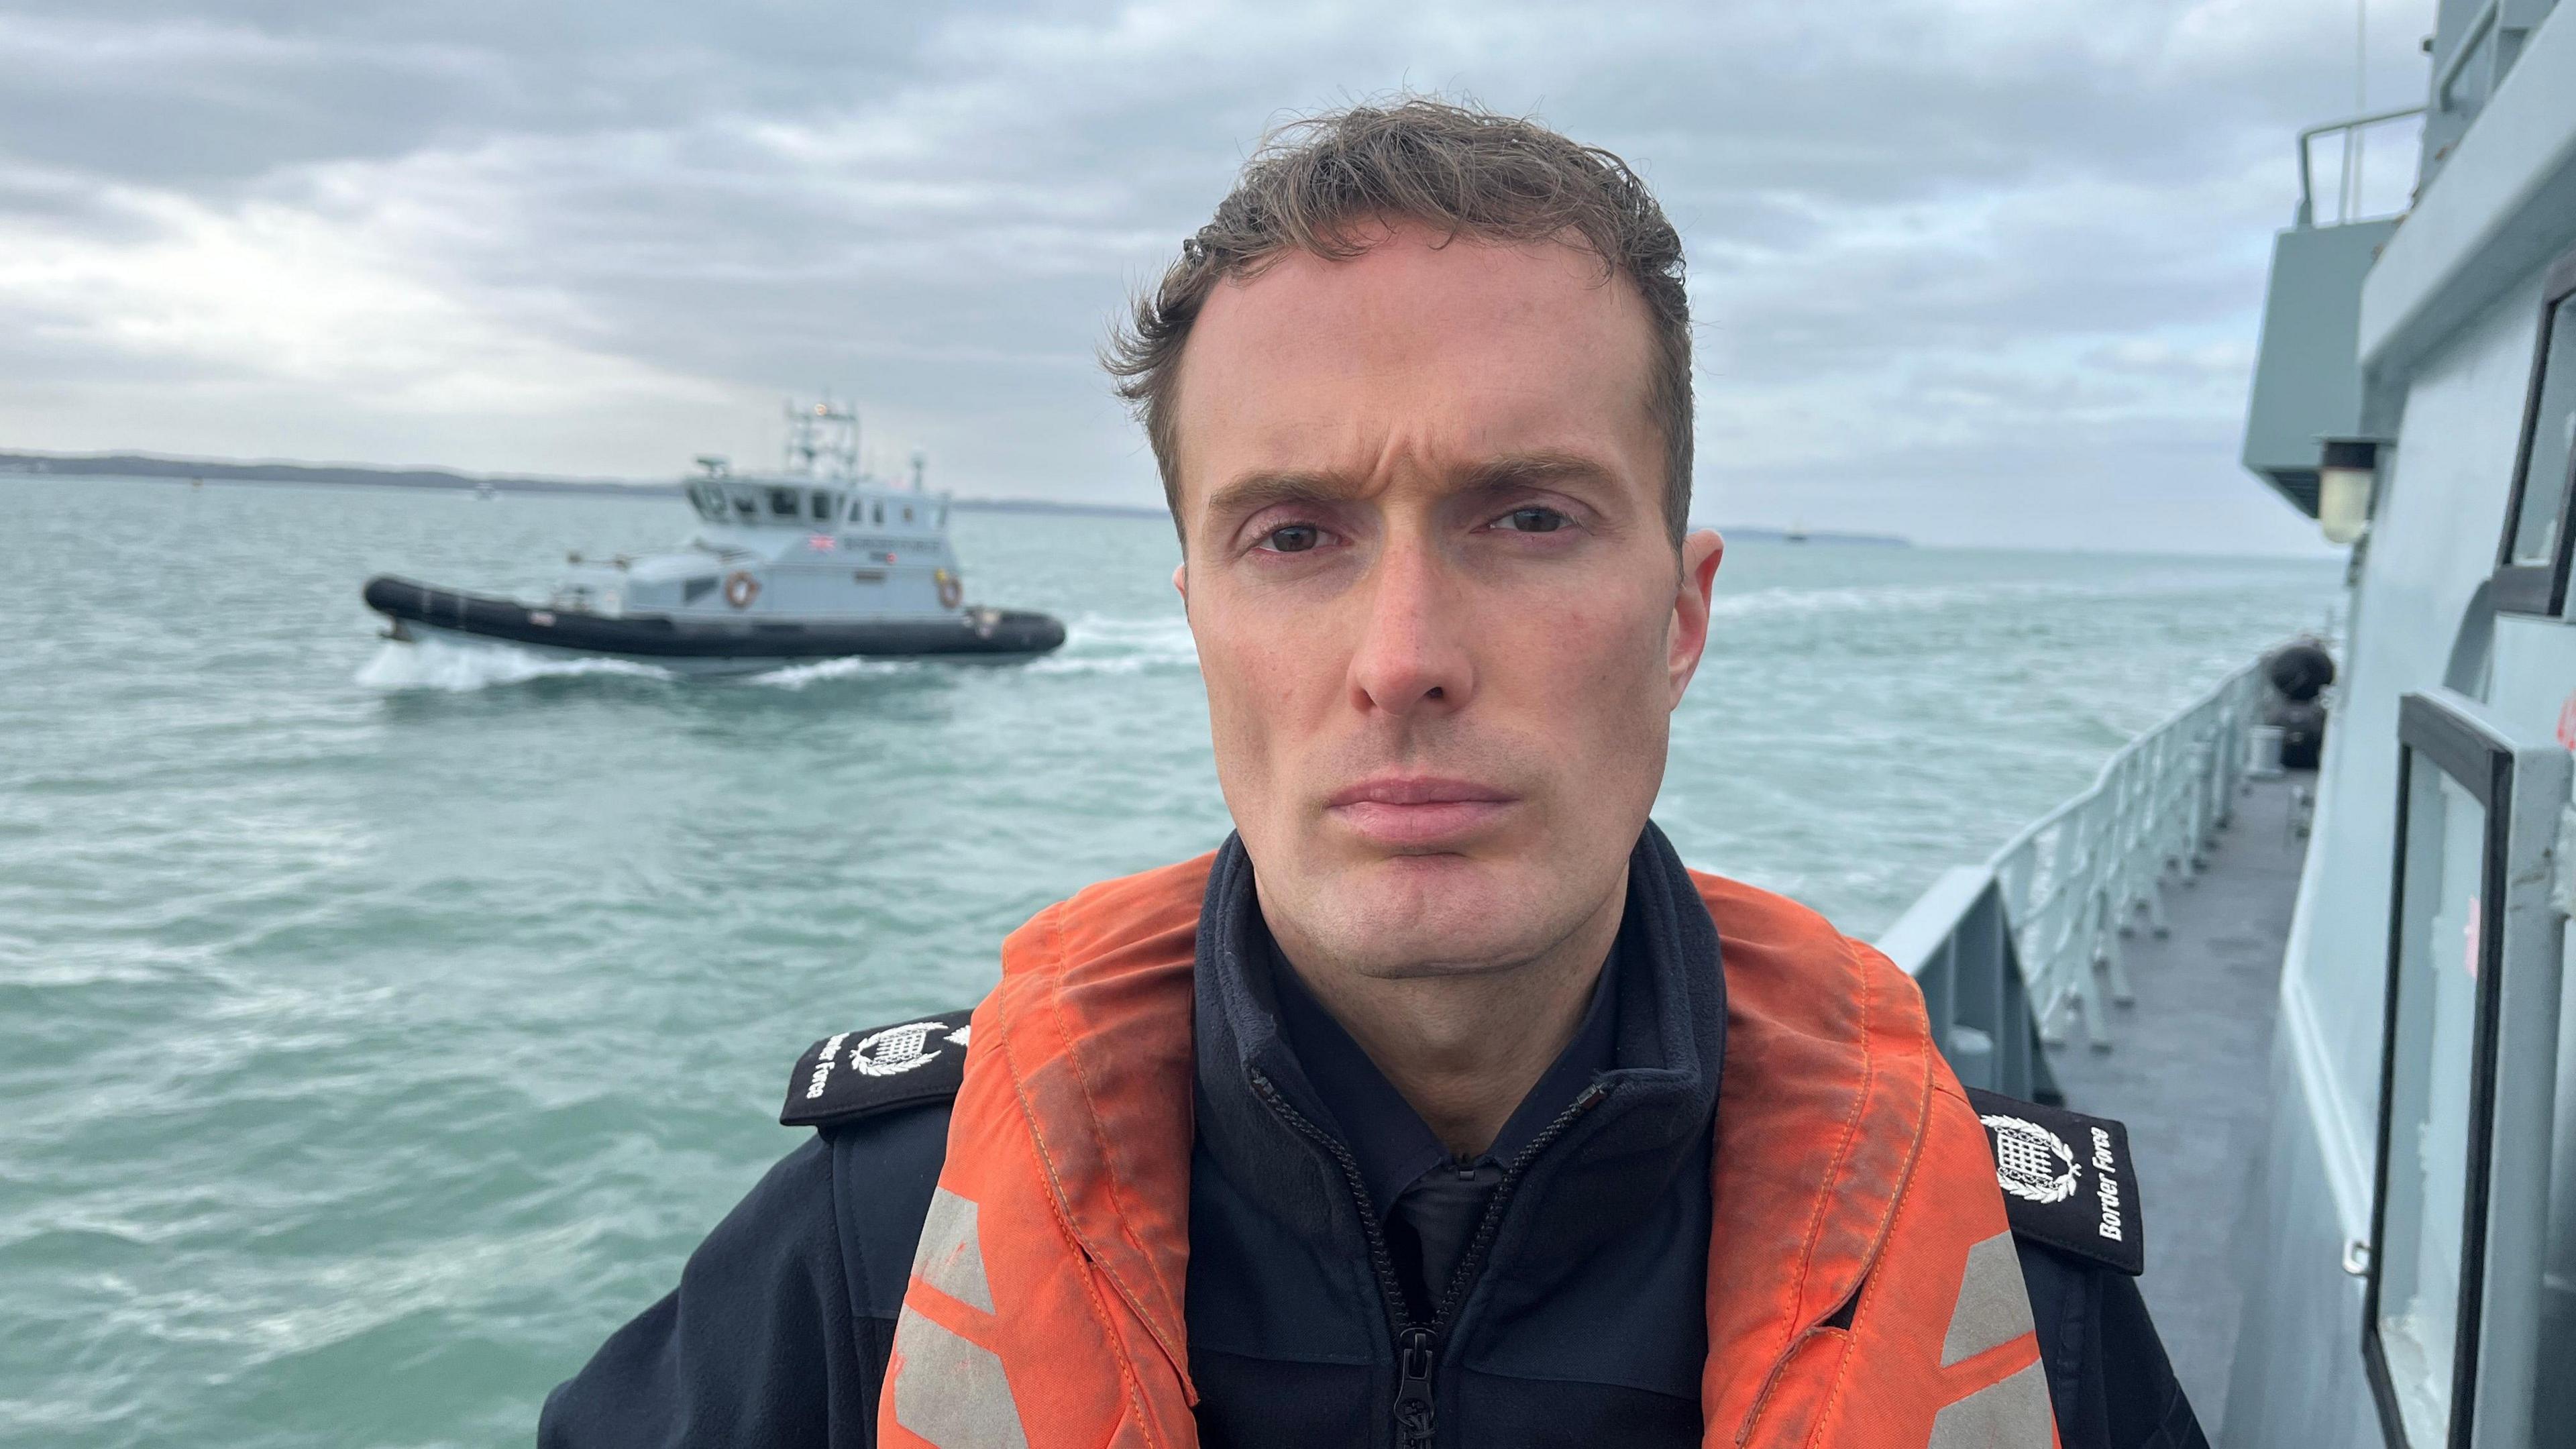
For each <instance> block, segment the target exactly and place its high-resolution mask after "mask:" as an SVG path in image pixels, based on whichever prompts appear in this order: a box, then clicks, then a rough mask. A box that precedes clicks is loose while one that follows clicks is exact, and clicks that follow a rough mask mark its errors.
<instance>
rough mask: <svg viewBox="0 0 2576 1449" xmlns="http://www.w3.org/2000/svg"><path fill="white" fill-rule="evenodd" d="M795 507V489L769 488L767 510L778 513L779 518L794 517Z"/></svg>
mask: <svg viewBox="0 0 2576 1449" xmlns="http://www.w3.org/2000/svg"><path fill="white" fill-rule="evenodd" d="M796 508H797V502H796V490H795V489H793V488H772V489H770V490H769V511H770V512H771V513H774V514H776V515H778V516H779V517H780V518H794V517H795V516H796Z"/></svg>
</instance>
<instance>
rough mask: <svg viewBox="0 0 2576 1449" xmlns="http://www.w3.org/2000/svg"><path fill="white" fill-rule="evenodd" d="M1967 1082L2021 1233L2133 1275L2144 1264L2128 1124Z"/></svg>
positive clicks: (1970, 1100)
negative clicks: (1983, 1088)
mask: <svg viewBox="0 0 2576 1449" xmlns="http://www.w3.org/2000/svg"><path fill="white" fill-rule="evenodd" d="M1967 1090H1968V1105H1970V1106H1972V1107H1974V1108H1976V1110H1977V1116H1978V1117H1979V1118H1980V1119H1982V1120H1983V1121H1984V1123H1985V1126H1986V1145H1987V1146H1988V1147H1989V1148H1991V1149H1993V1151H1994V1154H1995V1181H1996V1183H1997V1184H1998V1185H1999V1186H2001V1187H2002V1188H2003V1192H2004V1211H2005V1215H2006V1216H2007V1217H2009V1218H2010V1219H2011V1220H2012V1229H2013V1232H2015V1233H2016V1234H2018V1235H2020V1236H2022V1237H2025V1238H2029V1239H2031V1240H2032V1241H2034V1242H2041V1243H2046V1244H2048V1245H2049V1246H2050V1247H2052V1248H2058V1249H2062V1250H2064V1251H2066V1252H2069V1253H2073V1254H2075V1255H2076V1256H2077V1257H2079V1258H2085V1259H2089V1260H2091V1261H2092V1262H2096V1263H2100V1264H2102V1265H2104V1266H2106V1267H2111V1268H2117V1269H2119V1270H2120V1271H2121V1272H2123V1273H2126V1274H2128V1275H2129V1276H2130V1277H2133V1278H2134V1277H2136V1276H2137V1275H2138V1274H2140V1273H2143V1272H2145V1271H2146V1266H2147V1240H2146V1233H2145V1227H2144V1224H2143V1223H2142V1222H2141V1220H2140V1218H2139V1216H2138V1174H2137V1171H2136V1169H2135V1167H2134V1166H2133V1165H2132V1162H2131V1159H2130V1157H2129V1129H2128V1128H2126V1127H2123V1126H2121V1125H2120V1124H2119V1123H2117V1122H2114V1121H2112V1120H2110V1119H2109V1118H2107V1117H2087V1116H2085V1115H2084V1114H2083V1113H2081V1112H2069V1111H2067V1110H2066V1109H2065V1108H2063V1107H2043V1106H2041V1105H2039V1104H2038V1103H2036V1102H2024V1101H2021V1100H2020V1099H2018V1098H2014V1097H2006V1096H2002V1095H1999V1094H1997V1093H1994V1092H1983V1091H1979V1090H1978V1089H1976V1088H1974V1087H1970V1088H1968V1089H1967Z"/></svg>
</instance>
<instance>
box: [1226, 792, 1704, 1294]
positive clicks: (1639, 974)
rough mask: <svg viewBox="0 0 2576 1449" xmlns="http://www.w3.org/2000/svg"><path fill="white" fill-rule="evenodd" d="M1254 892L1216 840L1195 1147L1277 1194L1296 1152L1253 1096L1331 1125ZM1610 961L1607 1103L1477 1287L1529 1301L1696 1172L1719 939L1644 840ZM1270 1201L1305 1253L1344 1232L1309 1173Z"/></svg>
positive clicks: (1683, 878) (1653, 845) (1339, 1192)
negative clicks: (1285, 1155)
mask: <svg viewBox="0 0 2576 1449" xmlns="http://www.w3.org/2000/svg"><path fill="white" fill-rule="evenodd" d="M1253 882H1254V875H1253V867H1252V861H1251V857H1250V856H1249V855H1248V854H1246V852H1245V850H1244V848H1243V842H1242V840H1241V838H1240V837H1239V836H1238V837H1231V838H1229V839H1228V840H1227V841H1226V843H1225V845H1224V847H1223V848H1222V849H1220V850H1219V851H1218V852H1217V855H1216V860H1215V862H1214V866H1213V868H1212V869H1211V870H1210V871H1209V873H1208V883H1207V895H1206V898H1205V899H1204V901H1203V902H1202V904H1201V907H1200V912H1199V929H1198V946H1197V963H1196V970H1195V973H1194V974H1195V983H1194V995H1195V1011H1196V1016H1197V1053H1196V1055H1197V1083H1198V1092H1197V1097H1198V1111H1199V1124H1198V1136H1199V1140H1200V1144H1201V1146H1202V1147H1203V1148H1204V1150H1206V1151H1207V1152H1208V1153H1209V1154H1211V1155H1212V1156H1213V1157H1214V1158H1215V1159H1216V1161H1217V1163H1218V1165H1219V1166H1220V1167H1222V1168H1225V1169H1226V1170H1227V1172H1228V1175H1229V1176H1231V1177H1234V1178H1236V1179H1237V1180H1239V1181H1246V1182H1267V1183H1271V1184H1279V1183H1280V1182H1281V1181H1282V1178H1281V1176H1280V1174H1279V1173H1278V1172H1277V1170H1276V1168H1275V1167H1273V1166H1270V1164H1271V1163H1275V1162H1276V1160H1277V1154H1278V1153H1279V1152H1281V1151H1282V1150H1283V1149H1290V1150H1294V1147H1295V1145H1296V1142H1297V1139H1296V1135H1295V1134H1294V1133H1293V1132H1292V1131H1290V1130H1289V1129H1288V1128H1287V1127H1286V1125H1285V1124H1284V1123H1283V1121H1282V1120H1281V1118H1280V1116H1279V1113H1278V1112H1277V1110H1276V1109H1274V1108H1273V1107H1272V1106H1271V1105H1270V1104H1269V1103H1267V1102H1265V1101H1263V1100H1262V1099H1261V1093H1260V1091H1259V1088H1258V1086H1257V1085H1256V1084H1257V1083H1261V1082H1267V1083H1269V1084H1270V1085H1271V1086H1272V1087H1273V1088H1274V1089H1275V1090H1276V1092H1277V1093H1278V1095H1279V1096H1280V1097H1281V1098H1283V1099H1284V1100H1285V1101H1286V1102H1287V1104H1288V1105H1290V1106H1291V1107H1293V1108H1295V1109H1296V1110H1297V1111H1299V1112H1300V1113H1302V1114H1304V1115H1305V1116H1306V1117H1308V1118H1309V1119H1310V1120H1312V1121H1314V1122H1317V1123H1328V1122H1330V1121H1331V1116H1330V1114H1329V1113H1328V1112H1327V1111H1325V1110H1324V1106H1323V1099H1322V1097H1321V1095H1320V1094H1319V1093H1318V1092H1317V1091H1316V1090H1315V1087H1314V1084H1313V1082H1312V1081H1311V1080H1310V1079H1309V1077H1308V1076H1307V1074H1306V1071H1305V1067H1304V1064H1302V1063H1300V1062H1299V1061H1298V1060H1297V1058H1296V1056H1295V1054H1294V1053H1293V1052H1292V1051H1291V1050H1290V1049H1289V1046H1288V1042H1287V1040H1286V1039H1285V1037H1284V1036H1283V1034H1282V1033H1281V1031H1280V1028H1279V1011H1278V1003H1277V1000H1276V998H1275V995H1274V992H1273V987H1272V982H1271V974H1270V971H1269V969H1268V962H1267V957H1266V953H1267V952H1268V951H1269V949H1270V946H1269V936H1268V928H1267V927H1266V925H1265V924H1264V923H1263V921H1262V918H1261V908H1260V904H1259V901H1258V899H1257V897H1256V895H1255V892H1254V889H1253ZM1620 951H1621V954H1622V955H1623V957H1627V958H1628V959H1626V960H1625V961H1624V962H1623V969H1622V970H1621V971H1620V972H1619V973H1618V975H1617V977H1616V979H1615V980H1614V982H1613V983H1612V984H1613V987H1614V989H1615V990H1617V991H1618V992H1619V993H1620V995H1619V999H1618V1001H1617V1003H1616V1006H1617V1012H1616V1015H1617V1034H1616V1041H1617V1045H1616V1061H1617V1063H1618V1065H1617V1067H1616V1068H1615V1069H1614V1070H1612V1071H1610V1072H1608V1073H1605V1074H1604V1075H1603V1076H1602V1077H1601V1079H1600V1081H1601V1084H1602V1085H1603V1086H1604V1087H1605V1088H1607V1089H1608V1094H1607V1096H1606V1097H1605V1098H1604V1099H1603V1101H1602V1103H1601V1105H1600V1107H1599V1109H1598V1110H1595V1111H1593V1112H1591V1113H1590V1114H1588V1116H1587V1117H1586V1118H1585V1120H1584V1121H1583V1122H1582V1123H1581V1124H1580V1125H1579V1126H1578V1127H1577V1128H1576V1129H1575V1130H1573V1131H1571V1132H1569V1133H1567V1135H1566V1136H1565V1137H1564V1138H1563V1139H1560V1140H1559V1142H1558V1143H1557V1145H1556V1146H1555V1147H1553V1148H1551V1149H1550V1150H1549V1151H1548V1152H1547V1153H1546V1154H1545V1155H1544V1158H1543V1159H1542V1162H1541V1163H1540V1164H1539V1165H1536V1166H1534V1167H1533V1170H1532V1173H1531V1176H1530V1178H1529V1180H1528V1181H1527V1182H1526V1183H1525V1184H1524V1186H1523V1188H1522V1189H1521V1192H1520V1195H1519V1197H1518V1199H1517V1200H1516V1202H1515V1206H1514V1208H1513V1211H1512V1213H1511V1215H1510V1216H1511V1218H1512V1220H1513V1221H1512V1223H1511V1225H1510V1226H1508V1227H1507V1228H1506V1231H1505V1234H1504V1237H1503V1238H1502V1239H1501V1240H1499V1241H1498V1242H1497V1244H1496V1251H1495V1254H1494V1256H1493V1258H1492V1260H1491V1263H1490V1265H1489V1267H1488V1269H1487V1276H1488V1277H1489V1278H1493V1279H1496V1280H1498V1281H1502V1282H1512V1281H1518V1280H1530V1281H1529V1282H1528V1286H1529V1287H1530V1288H1532V1289H1533V1290H1534V1289H1535V1288H1537V1287H1538V1286H1541V1280H1546V1279H1552V1278H1553V1277H1554V1276H1555V1275H1556V1273H1557V1272H1559V1271H1561V1270H1562V1269H1563V1268H1565V1267H1566V1266H1567V1265H1571V1264H1573V1263H1575V1262H1577V1261H1579V1259H1580V1258H1581V1256H1582V1255H1583V1253H1584V1252H1586V1251H1588V1250H1589V1248H1590V1247H1591V1246H1593V1245H1595V1244H1597V1243H1598V1242H1600V1241H1602V1240H1603V1239H1606V1238H1608V1237H1610V1236H1613V1235H1615V1234H1616V1233H1618V1232H1620V1231H1622V1230H1623V1229H1625V1228H1627V1227H1629V1226H1631V1225H1633V1224H1634V1223H1635V1222H1636V1221H1637V1220H1638V1218H1639V1217H1641V1216H1642V1215H1643V1213H1645V1212H1646V1211H1647V1210H1648V1209H1649V1208H1650V1206H1651V1204H1652V1200H1653V1198H1654V1195H1655V1194H1656V1193H1657V1192H1659V1191H1661V1190H1664V1189H1665V1188H1667V1187H1669V1186H1670V1185H1671V1183H1672V1182H1673V1179H1674V1178H1675V1176H1676V1174H1677V1173H1678V1172H1679V1171H1680V1170H1681V1169H1682V1168H1683V1167H1684V1166H1685V1165H1686V1164H1688V1163H1691V1162H1695V1161H1700V1160H1703V1159H1702V1157H1701V1156H1700V1154H1701V1153H1702V1152H1703V1151H1704V1149H1705V1147H1706V1145H1707V1143H1708V1141H1709V1135H1710V1123H1711V1120H1712V1118H1713V1116H1714V1114H1715V1112H1716V1108H1717V1098H1718V1087H1719V1075H1720V1073H1719V1069H1720V1065H1721V1063H1722V1061H1723V1058H1724V1054H1725V1040H1726V987H1725V980H1724V977H1723V975H1722V974H1721V971H1720V969H1719V944H1718V939H1717V928H1716V926H1715V925H1714V924H1713V923H1712V922H1711V921H1710V919H1709V914H1708V908H1707V906H1706V905H1705V904H1704V903H1703V902H1702V900H1701V898H1700V893H1699V890H1698V888H1697V886H1696V885H1695V884H1694V883H1693V881H1692V879H1691V877H1690V874H1689V872H1687V871H1686V870H1684V869H1683V867H1682V864H1681V860H1680V858H1679V857H1678V856H1677V855H1675V854H1674V852H1673V848H1672V845H1671V843H1670V842H1669V841H1667V840H1666V839H1665V838H1664V834H1663V832H1662V831H1661V830H1659V829H1657V828H1655V827H1654V826H1653V825H1651V824H1649V825H1648V826H1647V827H1646V829H1645V831H1644V833H1643V834H1642V835H1641V836H1640V837H1639V838H1638V841H1637V845H1636V848H1635V850H1634V851H1633V852H1632V854H1631V856H1630V859H1629V869H1628V900H1627V907H1626V916H1625V918H1624V920H1623V923H1622V927H1621V944H1620ZM1277 1197H1278V1200H1275V1201H1269V1202H1265V1203H1264V1204H1262V1206H1264V1207H1265V1208H1267V1209H1269V1210H1270V1211H1271V1212H1272V1213H1273V1215H1274V1216H1276V1217H1277V1218H1278V1219H1279V1220H1280V1221H1282V1222H1283V1223H1284V1224H1286V1225H1287V1226H1288V1227H1289V1228H1290V1229H1291V1230H1294V1231H1298V1232H1301V1233H1303V1234H1308V1235H1312V1236H1313V1237H1315V1238H1317V1239H1318V1243H1317V1246H1318V1247H1324V1246H1326V1240H1334V1241H1338V1240H1341V1239H1344V1238H1346V1237H1347V1236H1348V1234H1349V1233H1350V1231H1351V1230H1352V1228H1353V1227H1355V1221H1354V1220H1353V1219H1352V1217H1351V1216H1350V1210H1349V1208H1348V1207H1347V1206H1346V1204H1347V1203H1348V1200H1349V1189H1348V1186H1347V1185H1346V1184H1345V1183H1344V1182H1343V1181H1342V1180H1341V1179H1340V1178H1339V1176H1338V1175H1337V1174H1335V1173H1333V1172H1330V1171H1327V1170H1325V1164H1324V1163H1323V1162H1322V1161H1321V1160H1320V1159H1319V1160H1318V1162H1317V1171H1316V1172H1314V1173H1312V1174H1309V1175H1308V1177H1307V1180H1306V1181H1305V1183H1304V1185H1303V1188H1302V1189H1301V1190H1297V1191H1293V1192H1282V1193H1280V1194H1278V1195H1277ZM1378 1206H1379V1208H1380V1209H1381V1210H1383V1207H1384V1205H1383V1204H1379V1205H1378ZM1516 1243H1517V1245H1518V1248H1519V1251H1514V1248H1515V1245H1516ZM1339 1245H1340V1246H1342V1247H1343V1248H1344V1249H1345V1250H1347V1248H1348V1247H1349V1246H1350V1245H1348V1244H1346V1243H1345V1244H1339Z"/></svg>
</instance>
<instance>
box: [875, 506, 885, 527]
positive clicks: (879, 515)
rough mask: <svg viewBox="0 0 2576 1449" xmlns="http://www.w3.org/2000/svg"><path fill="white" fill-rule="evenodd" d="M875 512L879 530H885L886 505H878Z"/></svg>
mask: <svg viewBox="0 0 2576 1449" xmlns="http://www.w3.org/2000/svg"><path fill="white" fill-rule="evenodd" d="M873 512H874V513H875V514H876V522H877V526H878V527H879V528H883V527H884V526H885V504H884V503H882V502H880V503H878V504H877V506H876V508H875V509H874V510H873Z"/></svg>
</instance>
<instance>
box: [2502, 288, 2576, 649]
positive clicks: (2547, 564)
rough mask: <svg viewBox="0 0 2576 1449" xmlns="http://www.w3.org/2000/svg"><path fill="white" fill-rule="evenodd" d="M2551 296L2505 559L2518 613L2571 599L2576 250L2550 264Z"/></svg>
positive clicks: (2507, 597)
mask: <svg viewBox="0 0 2576 1449" xmlns="http://www.w3.org/2000/svg"><path fill="white" fill-rule="evenodd" d="M2543 297H2544V304H2543V306H2542V308H2541V315H2540V337H2539V341H2538V345H2537V346H2536V348H2535V349H2534V358H2533V361H2532V370H2531V391H2530V395H2529V399H2528V401H2527V402H2526V404H2525V406H2524V409H2523V418H2522V436H2521V438H2520V439H2519V440H2518V442H2517V446H2516V448H2515V450H2514V462H2513V491H2512V500H2513V501H2512V504H2511V506H2510V507H2509V509H2508V510H2507V512H2506V523H2505V529H2506V531H2505V539H2504V546H2503V547H2502V548H2501V549H2500V550H2499V554H2500V555H2501V556H2500V557H2499V558H2498V560H2497V565H2498V568H2497V585H2498V587H2497V591H2496V602H2497V606H2498V607H2499V608H2502V609H2504V610H2507V611H2509V612H2513V613H2534V614H2556V613H2558V612H2559V610H2560V608H2561V607H2562V606H2563V605H2564V604H2565V602H2566V598H2567V560H2568V554H2569V549H2568V542H2569V541H2568V538H2567V531H2568V525H2569V522H2570V520H2569V519H2568V517H2567V510H2568V494H2569V492H2570V490H2571V489H2576V254H2570V255H2569V256H2567V257H2564V258H2561V259H2560V261H2559V263H2558V265H2556V266H2555V267H2552V268H2551V269H2550V272H2549V282H2548V285H2547V286H2546V287H2545V288H2544V289H2543Z"/></svg>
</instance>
